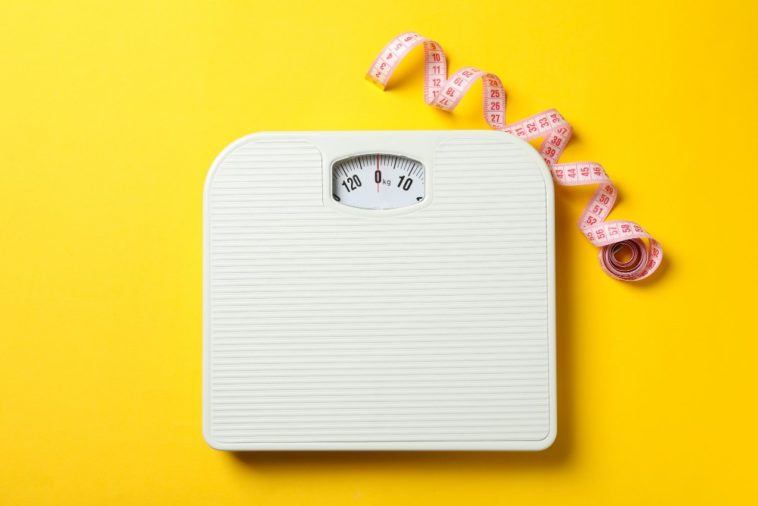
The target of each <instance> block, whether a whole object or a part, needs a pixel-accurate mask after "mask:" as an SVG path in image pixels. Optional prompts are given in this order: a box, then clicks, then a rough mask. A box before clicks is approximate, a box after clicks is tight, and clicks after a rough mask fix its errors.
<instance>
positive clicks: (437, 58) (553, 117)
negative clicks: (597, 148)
mask: <svg viewBox="0 0 758 506" xmlns="http://www.w3.org/2000/svg"><path fill="white" fill-rule="evenodd" d="M421 43H423V44H424V101H425V102H426V103H427V104H428V105H431V106H433V107H437V108H438V109H442V110H444V111H452V110H453V109H455V106H456V105H458V102H460V101H461V99H462V98H463V96H464V95H465V94H466V92H467V91H468V89H469V88H470V87H471V85H472V84H473V83H474V81H476V80H477V79H481V80H482V82H483V84H484V111H483V112H484V118H485V119H486V120H487V124H489V126H490V127H492V128H494V129H495V130H502V131H503V132H506V133H509V134H512V135H515V136H517V137H520V138H522V139H524V140H527V141H529V140H532V139H537V138H539V137H542V138H543V141H542V145H541V146H540V148H539V152H540V154H541V155H542V157H543V159H544V160H545V163H546V164H547V166H548V167H549V168H550V172H551V173H552V175H553V179H554V180H555V182H556V183H558V184H560V185H565V186H578V185H585V184H597V185H599V187H598V189H597V190H596V191H595V194H594V195H593V196H592V200H590V202H589V204H588V205H587V207H586V208H585V209H584V212H583V213H582V216H581V218H580V220H579V229H580V230H581V231H582V233H584V235H585V236H586V237H587V239H589V240H590V242H591V243H592V244H594V245H595V246H597V247H598V248H600V251H599V258H600V265H601V267H602V268H603V270H604V271H605V272H606V273H607V274H608V275H609V276H612V277H614V278H616V279H620V280H624V281H639V280H641V279H645V278H646V277H648V276H650V275H651V274H652V273H653V272H655V270H656V269H657V268H658V267H659V266H660V264H661V260H662V258H663V249H662V248H661V245H660V244H659V243H658V241H656V240H655V239H653V238H652V237H651V236H650V234H648V233H647V232H645V231H644V230H643V229H642V227H641V226H639V225H638V224H636V223H634V222H632V221H623V220H612V221H606V220H605V218H606V217H607V216H608V214H609V213H610V212H611V209H613V205H614V204H615V202H616V196H617V191H616V187H615V186H614V185H613V183H612V182H611V180H610V178H609V177H608V175H607V174H606V173H605V170H604V169H603V167H602V166H601V165H600V164H597V163H595V162H570V163H558V158H559V157H560V156H561V153H563V150H564V148H565V147H566V145H567V144H568V142H569V140H570V139H571V125H569V124H568V122H567V121H566V120H565V119H564V118H563V116H561V115H560V114H559V113H558V111H556V110H555V109H550V110H547V111H545V112H542V113H540V114H536V115H534V116H530V117H528V118H526V119H523V120H521V121H517V122H516V123H511V124H509V125H506V124H505V105H506V96H505V88H503V83H502V82H501V81H500V78H499V77H497V76H496V75H495V74H491V73H489V72H484V71H483V70H479V69H477V68H474V67H463V68H462V69H460V70H458V71H457V72H456V73H454V74H453V75H452V77H450V78H449V79H448V77H447V58H446V57H445V53H444V52H443V51H442V47H441V46H440V45H439V44H438V43H437V42H434V41H433V40H429V39H427V38H426V37H423V36H421V35H419V34H417V33H413V32H407V33H403V34H401V35H399V36H397V37H395V38H394V39H393V40H392V41H391V42H390V43H389V44H387V46H386V47H385V48H384V49H383V50H382V52H381V53H380V54H379V56H378V57H377V58H376V60H375V61H374V63H373V65H371V69H369V72H368V74H367V76H366V77H367V78H368V79H369V80H371V81H372V82H374V83H376V84H378V85H379V86H380V87H381V88H382V89H384V87H385V86H386V85H387V81H389V79H390V76H391V75H392V72H394V70H395V68H396V67H397V66H398V64H399V63H400V62H401V61H402V59H403V58H404V57H405V55H406V54H408V53H409V52H410V50H411V49H413V48H414V47H416V46H417V45H419V44H421ZM643 238H644V239H647V240H648V244H647V245H646V244H645V242H644V241H642V239H643ZM622 253H626V258H623V259H622V258H620V256H621V254H622Z"/></svg>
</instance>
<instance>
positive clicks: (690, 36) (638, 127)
mask: <svg viewBox="0 0 758 506" xmlns="http://www.w3.org/2000/svg"><path fill="white" fill-rule="evenodd" d="M751 4H752V2H749V1H744V2H735V1H726V0H722V1H719V2H698V1H694V0H690V1H681V2H680V1H676V2H662V1H661V0H644V1H636V2H610V1H608V0H605V1H596V2H590V1H575V2H548V1H519V2H515V1H507V0H498V1H494V2H493V1H478V2H475V1H466V2H462V1H461V2H449V1H436V2H425V3H422V2H415V3H411V2H407V1H406V2H392V1H382V2H365V3H364V2H360V3H359V2H353V3H347V2H346V3H342V4H337V3H331V2H318V3H315V2H314V3H301V4H298V3H293V2H290V1H286V0H285V1H268V2H262V1H257V2H256V1H249V2H245V1H231V0H229V1H215V2H193V1H191V0H184V1H164V2H157V1H153V0H151V1H145V0H130V1H128V2H127V1H121V2H118V3H116V2H102V1H89V2H88V1H73V0H72V1H66V2H50V1H36V2H27V1H17V2H8V1H7V0H2V1H1V2H0V118H1V119H0V175H1V179H0V504H2V505H3V506H4V505H26V504H29V505H32V504H33V505H45V504H77V505H90V504H107V505H121V504H140V505H150V504H156V505H166V504H190V505H193V504H197V505H201V504H202V505H209V504H239V505H242V504H244V505H251V504H272V505H281V504H308V503H310V504H322V505H330V506H333V505H340V504H366V505H378V504H413V505H423V504H433V505H444V504H450V505H453V504H455V505H462V504H471V505H474V504H482V505H499V504H503V505H505V504H519V505H524V504H561V505H572V504H577V505H595V504H596V505H608V504H630V505H631V504H633V505H639V504H743V503H749V502H752V501H755V500H756V493H755V487H756V483H755V479H756V474H757V473H758V469H757V467H756V459H757V457H756V452H757V451H758V444H757V443H756V428H757V426H758V417H757V416H756V400H757V398H758V396H757V395H756V388H757V387H758V372H757V370H758V364H757V363H756V358H757V357H756V352H757V351H758V345H757V344H756V342H757V341H758V339H757V338H758V329H757V328H756V323H755V318H756V310H755V301H756V297H755V288H756V282H758V279H757V277H756V264H757V262H756V260H755V258H754V256H755V254H756V241H755V238H754V234H755V232H756V221H755V217H756V212H755V210H756V206H755V197H754V193H755V188H756V182H757V181H758V175H756V171H755V166H754V164H755V162H754V161H753V159H754V158H755V149H756V143H757V141H756V134H755V125H756V121H758V108H757V107H756V99H755V91H756V85H758V82H757V81H758V80H757V79H756V56H755V54H756V45H757V44H756V36H757V35H756V31H757V28H756V23H757V22H758V16H756V10H755V7H753V6H752V5H751ZM405 30H415V31H418V32H420V33H423V34H425V35H428V36H430V37H433V38H435V39H436V40H438V41H439V42H440V43H441V44H442V45H443V47H445V48H446V50H447V52H448V54H449V56H450V59H451V62H450V64H451V68H452V69H455V68H458V67H459V66H462V65H476V66H478V67H481V68H484V69H487V70H490V71H493V72H496V73H498V74H499V75H500V76H501V77H502V79H503V81H504V82H505V84H506V87H507V89H508V90H509V92H510V96H509V97H510V106H509V109H508V117H509V118H510V119H511V120H514V119H518V118H521V117H524V116H526V115H528V114H532V113H535V112H538V111H541V110H543V109H546V108H548V107H556V108H557V109H559V110H560V111H561V112H562V113H563V114H564V115H565V116H566V117H567V118H568V119H569V121H571V122H572V123H573V125H574V127H575V130H576V134H577V135H576V138H575V139H574V141H573V142H572V144H571V145H570V147H569V149H568V150H567V152H566V153H565V155H564V158H563V160H579V159H589V160H597V161H599V162H601V163H602V164H603V165H604V166H605V167H606V169H607V170H608V172H609V173H610V174H611V176H612V177H613V179H614V180H615V181H616V182H617V184H618V185H619V186H620V189H621V191H622V198H623V200H622V201H621V202H620V205H619V206H618V207H617V209H616V211H615V212H614V214H613V216H614V217H623V218H629V219H633V220H635V221H638V222H639V223H641V224H643V226H645V227H646V228H647V229H648V230H650V231H651V232H652V233H653V234H654V235H655V236H656V237H657V238H658V239H660V240H661V242H662V243H663V245H664V247H665V250H666V254H667V262H666V265H665V268H664V269H663V272H661V273H660V275H659V276H656V278H655V279H654V280H652V281H651V282H646V283H643V284H642V285H632V284H622V283H619V282H616V281H613V280H611V279H610V278H608V277H606V276H605V275H604V274H603V273H602V272H601V270H600V269H599V268H598V265H597V261H596V256H595V250H594V249H593V248H592V247H591V246H590V245H589V244H588V243H587V242H586V241H585V240H584V239H583V237H582V236H581V234H580V233H579V232H578V231H576V229H575V228H574V221H575V220H576V219H577V217H578V216H579V213H580V211H581V208H582V206H583V204H584V203H585V202H586V200H587V198H588V197H589V195H590V190H589V189H575V190H566V189H560V190H559V191H558V192H557V225H558V228H559V231H558V237H557V239H558V267H557V268H558V282H559V285H558V312H559V318H558V330H559V333H558V350H559V351H558V369H559V377H558V385H559V387H558V389H559V413H558V420H559V425H558V427H559V429H558V439H557V442H556V443H555V445H554V447H553V448H551V449H550V450H548V451H546V452H543V453H537V454H513V453H511V454H509V453H505V454H503V453H500V454H498V453H495V454H475V453H467V454H450V453H443V454H423V453H409V454H398V453H388V454H375V453H338V454H324V453H313V454H249V455H242V456H240V455H237V456H235V455H234V454H229V453H222V452H217V451H215V450H212V449H210V448H208V447H207V446H206V444H205V443H204V441H203V439H202V436H201V427H200V422H201V413H200V401H201V399H200V397H201V388H200V386H201V384H200V381H201V377H200V373H201V239H202V233H201V223H202V213H201V198H202V187H203V180H204V177H205V174H206V171H207V169H208V167H209V166H210V164H211V162H212V160H213V159H214V157H215V155H216V154H217V153H218V152H219V151H220V150H221V149H222V148H224V146H226V145H227V144H228V143H229V142H231V141H233V140H234V139H236V138H238V137H240V136H242V135H244V134H247V133H249V132H253V131H260V130H310V129H313V130H317V129H441V128H486V124H485V123H484V120H483V119H482V118H481V116H480V98H479V96H478V93H479V89H474V90H473V91H474V94H473V95H471V96H469V97H468V98H466V99H465V101H464V103H463V104H462V105H461V107H460V109H459V110H458V111H456V113H455V114H453V115H450V114H446V113H443V112H440V111H436V110H433V109H431V108H429V107H427V106H425V105H424V104H423V102H422V98H421V95H422V78H421V72H420V63H421V51H420V50H417V51H415V52H414V53H413V54H412V55H411V56H410V57H409V60H408V61H407V62H406V63H405V64H403V66H402V68H401V69H400V70H399V73H398V75H397V76H396V77H395V78H394V80H393V83H394V86H393V87H392V89H391V90H390V91H387V92H385V93H382V92H380V91H378V89H377V88H375V87H373V86H371V85H370V84H368V83H367V82H366V81H364V79H363V75H364V73H365V71H366V70H367V68H368V66H369V64H370V63H371V62H372V60H373V58H374V57H375V55H376V54H377V53H378V52H379V50H380V49H381V47H382V46H383V45H384V44H385V43H386V42H387V41H388V40H389V39H390V38H391V37H392V36H394V35H395V34H397V33H399V32H402V31H405ZM477 86H478V85H477ZM753 504H755V503H753Z"/></svg>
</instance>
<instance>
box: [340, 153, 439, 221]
mask: <svg viewBox="0 0 758 506" xmlns="http://www.w3.org/2000/svg"><path fill="white" fill-rule="evenodd" d="M424 175H425V174H424V166H423V165H422V164H421V162H418V161H416V160H412V159H410V158H407V157H405V156H399V155H389V154H381V153H372V154H368V155H359V156H351V157H350V158H344V159H342V160H339V161H337V162H335V163H334V165H332V198H334V200H335V201H337V202H339V203H340V204H343V205H346V206H350V207H358V208H360V209H374V210H381V209H398V208H400V207H408V206H412V205H415V204H418V203H420V202H421V201H422V200H424V195H425V193H424Z"/></svg>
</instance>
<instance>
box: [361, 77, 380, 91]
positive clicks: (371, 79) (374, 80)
mask: <svg viewBox="0 0 758 506" xmlns="http://www.w3.org/2000/svg"><path fill="white" fill-rule="evenodd" d="M365 77H366V81H368V82H370V83H371V84H373V85H374V86H376V87H377V88H379V89H380V90H382V91H384V85H383V84H382V83H380V82H379V81H377V80H376V79H374V78H373V77H371V75H369V74H366V76H365Z"/></svg>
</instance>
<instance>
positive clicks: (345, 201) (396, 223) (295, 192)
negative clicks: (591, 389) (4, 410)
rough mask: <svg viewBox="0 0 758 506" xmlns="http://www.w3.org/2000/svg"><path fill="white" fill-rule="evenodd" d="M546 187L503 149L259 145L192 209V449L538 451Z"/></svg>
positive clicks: (404, 135) (552, 394)
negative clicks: (199, 241) (199, 304)
mask: <svg viewBox="0 0 758 506" xmlns="http://www.w3.org/2000/svg"><path fill="white" fill-rule="evenodd" d="M554 237H555V235H554V223H553V184H552V180H551V177H550V173H549V171H548V168H547V167H546V165H545V163H544V161H543V160H542V159H541V158H540V156H539V155H538V153H537V152H536V151H535V149H533V148H532V146H531V145H529V144H528V143H526V142H523V141H521V140H519V139H517V138H516V137H514V136H511V135H509V134H506V133H503V132H497V131H491V130H486V131H485V130H481V131H480V130H465V131H450V130H445V131H344V132H326V131H321V132H266V133H256V134H252V135H249V136H247V137H244V138H242V139H240V140H238V141H236V142H234V143H233V144H231V145H230V146H229V147H227V148H226V149H225V150H224V151H223V152H222V153H221V154H220V155H219V156H218V158H217V159H216V160H215V162H214V163H213V165H212V167H211V169H210V172H209V174H208V177H207V180H206V184H205V195H204V292H203V298H204V301H203V304H204V322H203V325H204V346H203V354H204V357H203V360H204V366H203V388H204V392H203V432H204V436H205V439H206V441H207V442H208V444H210V446H212V447H214V448H217V449H221V450H240V451H241V450H250V451H253V450H258V451H272V450H541V449H544V448H547V447H548V446H550V445H551V444H552V442H553V440H554V439H555V435H556V378H555V262H554V246H555V239H554Z"/></svg>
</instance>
